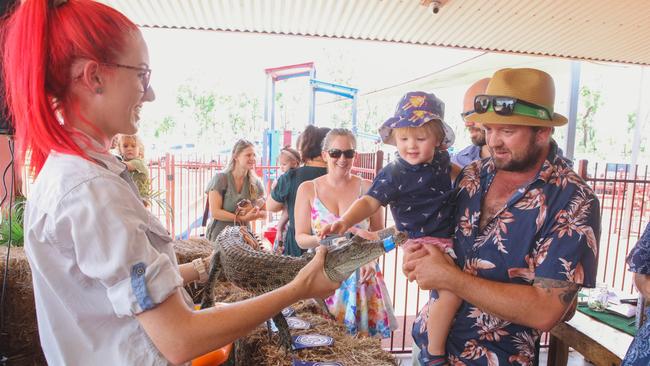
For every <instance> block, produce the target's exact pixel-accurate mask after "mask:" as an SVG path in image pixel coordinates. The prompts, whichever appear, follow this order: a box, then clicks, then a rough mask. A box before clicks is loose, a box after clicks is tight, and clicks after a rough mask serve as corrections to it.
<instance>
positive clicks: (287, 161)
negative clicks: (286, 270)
mask: <svg viewBox="0 0 650 366" xmlns="http://www.w3.org/2000/svg"><path fill="white" fill-rule="evenodd" d="M278 163H279V165H280V171H281V172H282V174H284V173H286V172H288V171H289V170H291V169H296V168H297V167H298V166H300V153H299V152H298V150H296V149H292V148H291V147H290V146H285V147H283V148H282V150H280V156H279V157H278ZM287 222H289V212H288V211H287V209H286V208H284V209H283V210H282V214H281V215H280V220H279V221H278V224H277V226H276V229H277V230H276V235H275V243H273V251H274V252H275V253H278V254H282V252H283V251H284V238H285V236H286V233H287V230H286V229H287Z"/></svg>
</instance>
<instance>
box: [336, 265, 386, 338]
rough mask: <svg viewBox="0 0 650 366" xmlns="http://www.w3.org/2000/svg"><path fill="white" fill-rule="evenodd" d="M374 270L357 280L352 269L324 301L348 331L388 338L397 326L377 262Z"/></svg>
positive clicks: (357, 274) (357, 277)
mask: <svg viewBox="0 0 650 366" xmlns="http://www.w3.org/2000/svg"><path fill="white" fill-rule="evenodd" d="M375 270H376V274H375V276H374V277H372V278H371V279H370V280H369V281H367V282H366V283H359V270H357V271H355V272H354V273H353V274H352V275H351V276H350V277H349V278H348V279H347V280H345V281H343V283H342V284H341V287H339V289H338V290H336V292H335V293H334V295H332V296H331V297H329V298H328V299H326V300H325V303H326V304H327V308H328V309H329V311H330V313H331V314H332V315H333V316H334V317H335V318H336V320H337V321H339V322H342V323H344V324H345V326H346V328H347V329H348V332H349V333H350V334H353V335H355V334H360V335H366V336H368V335H369V336H376V335H379V336H381V337H382V338H389V337H390V333H391V331H393V330H395V329H397V327H398V325H397V319H395V313H394V311H393V306H392V304H391V300H390V297H389V296H388V289H387V288H386V284H385V283H384V277H383V275H382V274H381V272H380V271H379V265H378V264H377V265H376V266H375Z"/></svg>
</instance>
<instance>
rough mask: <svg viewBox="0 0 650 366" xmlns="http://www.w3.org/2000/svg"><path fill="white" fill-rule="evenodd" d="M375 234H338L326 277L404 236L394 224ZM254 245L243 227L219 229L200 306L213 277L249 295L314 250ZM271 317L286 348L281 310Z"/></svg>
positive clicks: (346, 273) (285, 276)
mask: <svg viewBox="0 0 650 366" xmlns="http://www.w3.org/2000/svg"><path fill="white" fill-rule="evenodd" d="M377 234H378V235H379V240H366V239H363V238H361V237H360V236H353V237H351V238H349V239H348V238H342V239H341V240H338V241H336V244H335V245H331V246H329V250H328V252H327V256H326V258H325V274H326V275H327V277H329V279H330V280H332V281H334V282H341V281H343V280H345V279H347V278H348V277H350V275H352V273H353V272H354V271H356V270H357V269H358V268H360V267H361V266H363V265H364V264H367V263H369V262H371V261H373V260H375V259H376V258H379V257H380V256H382V255H383V254H384V253H386V252H388V251H390V250H391V249H393V248H394V247H395V246H396V245H401V244H402V243H404V242H405V241H406V239H407V236H406V234H405V233H402V232H398V231H396V230H395V229H394V228H388V229H384V230H381V231H379V232H377ZM257 248H259V243H258V242H257V240H256V239H255V237H254V235H253V234H252V233H251V232H250V231H249V230H248V229H247V228H246V227H243V226H242V227H239V226H231V227H227V228H225V229H223V231H222V232H221V233H220V234H219V236H218V237H217V239H216V245H215V254H214V256H213V257H212V261H211V263H210V274H209V277H208V282H207V283H206V285H205V291H204V294H203V301H202V303H201V308H202V309H203V308H207V307H210V306H213V305H214V295H213V292H214V286H215V281H220V282H231V283H232V284H234V285H235V286H237V287H239V288H241V289H242V290H245V291H247V292H250V293H251V294H253V295H261V294H264V293H267V292H269V291H272V290H275V289H277V288H279V287H282V286H284V285H285V284H287V283H289V282H291V280H293V279H294V277H296V275H297V274H298V272H299V271H300V269H302V268H303V267H304V266H305V265H306V264H307V263H308V262H309V261H310V260H311V259H312V258H313V256H314V253H309V252H308V253H305V254H303V255H302V256H301V257H290V256H285V255H278V254H273V253H271V252H266V251H262V250H259V249H257ZM273 321H274V322H275V324H276V326H277V328H278V330H279V332H278V334H279V335H280V341H281V344H282V345H283V346H285V347H286V348H287V350H290V349H291V334H290V333H289V326H288V325H287V323H286V320H285V319H284V317H283V316H282V313H279V314H277V315H276V316H274V317H273Z"/></svg>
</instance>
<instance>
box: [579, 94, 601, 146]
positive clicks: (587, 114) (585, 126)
mask: <svg viewBox="0 0 650 366" xmlns="http://www.w3.org/2000/svg"><path fill="white" fill-rule="evenodd" d="M580 97H581V98H580V106H581V112H580V113H579V116H578V121H577V122H578V123H577V137H578V151H579V152H582V153H593V152H595V151H596V129H595V128H594V117H595V115H596V113H597V112H598V108H600V107H601V106H602V105H603V102H602V100H601V95H600V91H594V90H591V89H590V88H589V87H588V86H583V87H582V88H580Z"/></svg>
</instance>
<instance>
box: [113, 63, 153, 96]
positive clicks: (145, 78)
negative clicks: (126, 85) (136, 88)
mask: <svg viewBox="0 0 650 366" xmlns="http://www.w3.org/2000/svg"><path fill="white" fill-rule="evenodd" d="M102 65H106V66H110V67H121V68H123V69H129V70H136V71H140V72H141V74H138V77H139V78H140V82H141V83H142V92H143V93H146V92H147V90H149V81H150V80H151V69H150V68H148V67H139V66H129V65H122V64H116V63H112V62H102Z"/></svg>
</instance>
